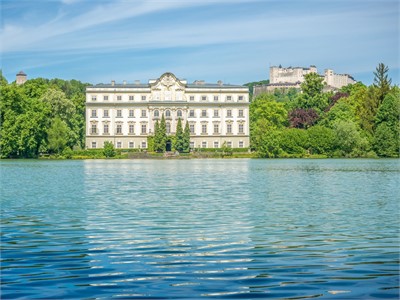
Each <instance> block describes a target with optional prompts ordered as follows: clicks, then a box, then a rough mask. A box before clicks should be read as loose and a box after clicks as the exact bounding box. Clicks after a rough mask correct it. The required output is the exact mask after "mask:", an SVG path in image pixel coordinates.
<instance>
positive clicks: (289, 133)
mask: <svg viewBox="0 0 400 300" xmlns="http://www.w3.org/2000/svg"><path fill="white" fill-rule="evenodd" d="M387 73H388V67H387V66H385V65H384V64H379V66H378V67H377V68H376V71H375V72H374V75H375V77H374V83H373V84H372V85H370V86H366V85H364V84H362V83H360V82H359V83H356V84H353V85H348V86H345V87H343V88H342V89H340V91H338V92H336V93H333V92H324V91H323V89H324V84H323V78H321V77H320V76H319V75H318V74H315V73H311V74H307V75H306V76H305V81H304V82H303V83H302V84H301V92H296V91H294V90H290V91H289V92H286V93H283V92H280V91H278V90H276V91H275V93H269V94H261V95H259V96H257V97H255V99H253V100H252V103H251V104H250V131H251V146H252V148H253V150H254V151H256V152H257V154H258V156H260V157H306V156H321V157H377V156H379V157H399V147H400V144H399V136H400V124H399V116H400V89H399V87H398V86H392V85H391V79H389V78H388V74H387Z"/></svg>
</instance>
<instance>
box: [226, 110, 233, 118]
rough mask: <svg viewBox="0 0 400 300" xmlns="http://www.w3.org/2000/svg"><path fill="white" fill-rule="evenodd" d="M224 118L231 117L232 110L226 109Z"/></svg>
mask: <svg viewBox="0 0 400 300" xmlns="http://www.w3.org/2000/svg"><path fill="white" fill-rule="evenodd" d="M226 117H227V118H230V117H232V110H231V109H228V110H227V111H226Z"/></svg>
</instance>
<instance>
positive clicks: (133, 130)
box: [129, 124, 135, 134]
mask: <svg viewBox="0 0 400 300" xmlns="http://www.w3.org/2000/svg"><path fill="white" fill-rule="evenodd" d="M129 133H130V134H133V133H135V126H134V125H133V124H129Z"/></svg>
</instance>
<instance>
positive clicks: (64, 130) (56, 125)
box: [47, 117, 70, 154]
mask: <svg viewBox="0 0 400 300" xmlns="http://www.w3.org/2000/svg"><path fill="white" fill-rule="evenodd" d="M69 130H70V129H69V128H68V126H67V124H66V123H65V122H64V121H63V120H61V118H60V117H55V118H54V119H53V120H52V123H51V126H50V128H49V129H48V130H47V140H48V145H47V148H48V150H49V151H50V152H53V153H57V154H59V153H61V152H63V151H64V149H65V147H66V145H67V142H68V136H69Z"/></svg>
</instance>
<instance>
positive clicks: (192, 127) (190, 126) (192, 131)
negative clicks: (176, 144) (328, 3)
mask: <svg viewBox="0 0 400 300" xmlns="http://www.w3.org/2000/svg"><path fill="white" fill-rule="evenodd" d="M189 128H190V133H191V134H194V124H190V125H189Z"/></svg>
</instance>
